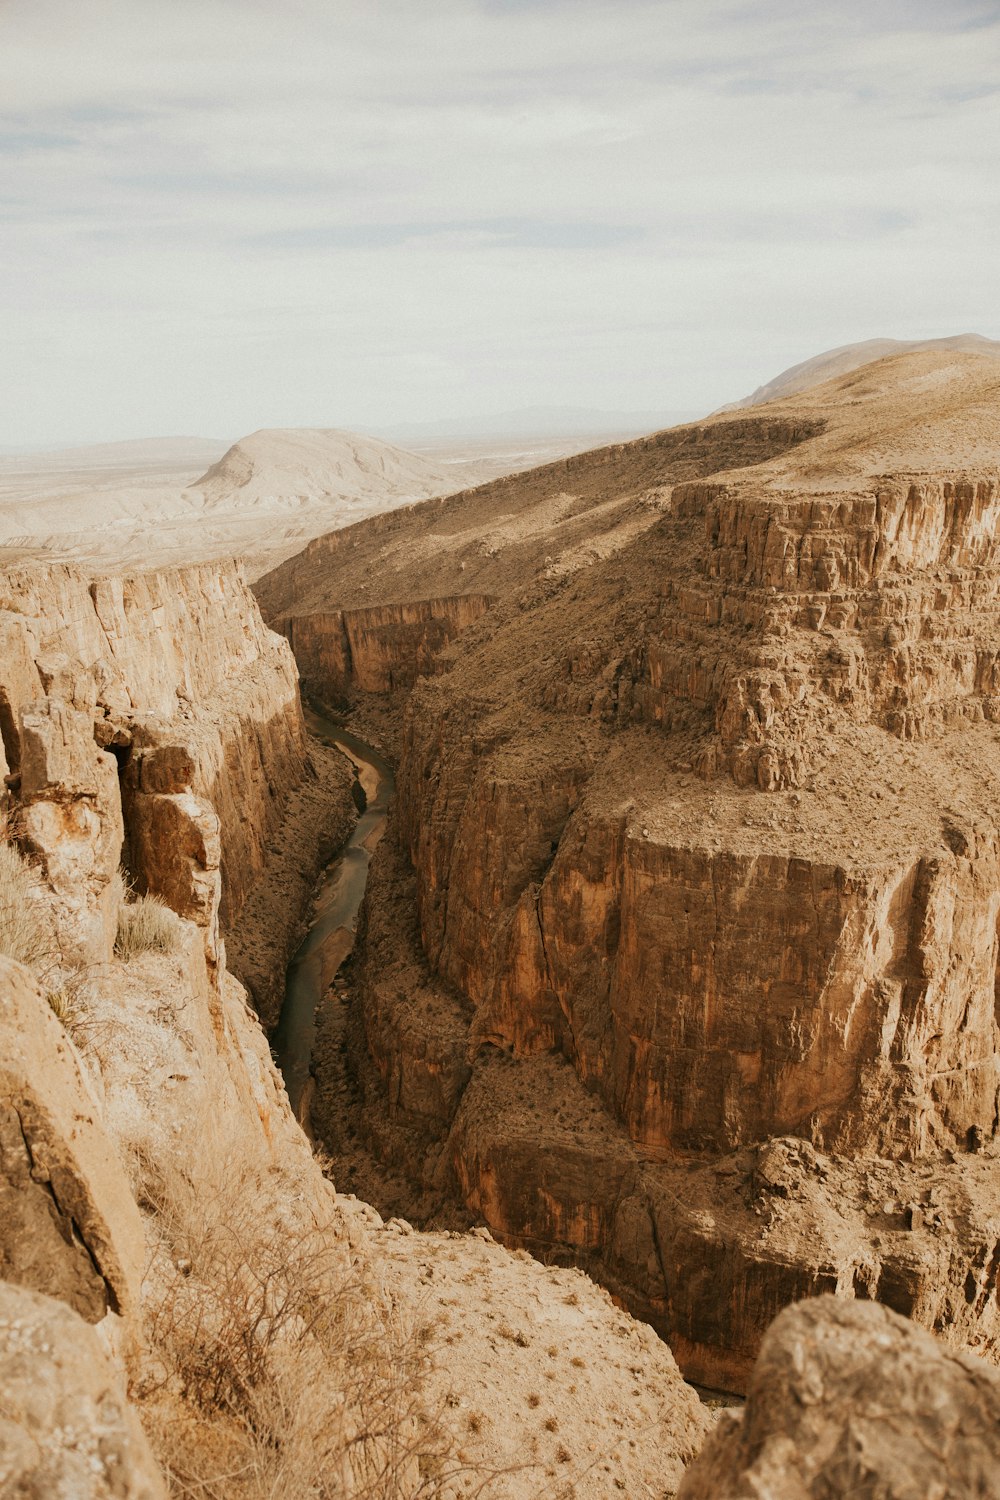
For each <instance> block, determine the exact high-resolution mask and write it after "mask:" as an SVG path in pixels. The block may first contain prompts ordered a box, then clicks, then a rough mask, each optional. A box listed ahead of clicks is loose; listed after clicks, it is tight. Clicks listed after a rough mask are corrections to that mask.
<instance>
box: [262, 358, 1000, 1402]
mask: <svg viewBox="0 0 1000 1500" xmlns="http://www.w3.org/2000/svg"><path fill="white" fill-rule="evenodd" d="M998 468H1000V364H998V363H997V362H996V361H995V360H994V359H992V358H991V357H987V356H983V355H975V354H969V353H965V352H962V351H953V350H928V351H923V352H917V353H906V354H902V355H895V356H893V357H890V358H888V359H884V360H880V361H877V362H875V363H873V364H869V365H867V366H864V367H863V368H860V369H858V370H854V371H852V372H850V373H848V374H846V375H841V376H838V377H836V378H835V379H834V380H831V381H829V382H827V383H826V384H824V385H821V386H817V387H815V388H813V389H811V390H809V391H808V392H803V393H800V394H798V395H793V396H791V397H788V398H786V399H784V400H782V401H780V402H772V403H770V404H769V405H768V406H767V408H766V410H764V411H761V410H759V409H747V410H744V411H740V412H735V413H728V414H721V415H717V416H715V417H713V418H711V419H709V420H708V421H706V422H704V423H700V424H695V425H691V426H688V427H684V428H679V429H674V430H673V431H668V432H665V433H660V434H656V435H654V436H652V437H650V438H647V439H642V440H640V441H638V442H635V443H629V444H623V445H620V446H617V447H613V448H609V449H603V450H598V451H597V452H594V453H590V454H586V455H581V456H579V457H577V458H574V459H570V460H568V461H567V462H565V463H563V464H560V465H550V466H548V467H546V468H543V469H539V470H535V471H534V472H532V473H530V474H526V475H522V476H516V477H513V478H510V479H507V480H505V481H501V482H499V483H494V484H492V485H490V486H487V487H484V488H481V489H479V490H475V491H473V492H471V493H467V494H464V495H457V496H452V497H450V498H448V499H445V500H441V501H433V502H429V503H425V504H423V505H420V506H414V507H409V508H406V509H404V510H400V511H397V512H394V513H393V514H391V515H389V516H384V517H380V518H376V519H374V520H371V521H368V522H365V523H363V524H361V525H359V526H356V527H352V528H350V529H348V530H346V531H344V532H341V533H338V534H336V535H334V536H331V537H326V538H322V539H318V540H317V541H316V542H314V543H312V544H311V546H310V547H309V548H307V549H306V550H305V551H304V552H303V553H302V554H301V555H300V556H299V557H298V558H295V559H292V560H290V561H289V562H288V563H286V564H285V565H284V566H283V567H282V568H280V569H278V570H276V571H275V572H274V573H272V574H271V575H269V576H268V577H266V578H264V579H262V580H261V582H260V585H259V596H260V598H261V601H262V604H263V607H264V610H265V614H266V615H267V616H268V617H269V618H270V619H272V620H273V621H274V622H275V623H276V624H277V625H278V626H279V627H280V628H281V629H282V630H283V631H284V632H285V633H286V635H287V636H288V637H289V639H290V641H291V643H292V646H293V649H294V650H295V652H296V657H297V660H298V663H299V667H300V671H301V672H302V674H303V677H304V678H305V680H306V682H307V684H308V685H309V686H310V688H311V689H312V691H313V692H314V693H316V694H318V695H319V696H321V697H322V696H324V695H325V696H326V697H327V698H328V699H331V700H339V701H341V702H344V701H347V702H354V703H355V704H357V705H358V706H359V709H360V711H362V712H365V711H366V710H365V704H366V703H368V702H371V701H373V700H372V699H371V698H370V697H366V695H371V694H375V693H381V694H388V695H389V696H388V699H387V700H386V701H387V702H388V703H389V704H390V705H391V704H393V703H395V704H396V705H398V706H399V707H403V706H404V704H405V713H404V716H403V721H402V729H401V731H400V743H401V758H400V765H399V770H398V775H397V793H398V800H399V809H398V835H397V838H396V840H395V841H393V840H392V839H386V840H383V844H382V845H381V846H380V848H379V851H378V854H377V856H376V859H375V861H374V874H373V876H372V879H371V881H370V884H369V892H368V897H367V919H366V929H365V930H366V939H365V943H364V945H363V952H362V955H361V959H360V962H359V975H358V983H357V988H356V993H355V997H354V1004H355V1006H356V1011H357V1018H358V1019H357V1029H356V1031H355V1033H354V1036H355V1041H354V1053H353V1060H354V1067H355V1070H356V1074H357V1077H358V1080H359V1083H360V1086H361V1088H362V1089H363V1093H364V1101H365V1102H364V1119H365V1120H366V1121H367V1122H369V1126H370V1129H372V1130H373V1131H377V1138H378V1139H379V1140H381V1141H382V1142H383V1143H384V1145H385V1149H386V1150H389V1151H391V1152H392V1153H393V1155H394V1158H395V1159H397V1160H399V1159H405V1160H407V1161H408V1163H409V1166H410V1170H411V1172H412V1173H413V1176H414V1181H415V1182H420V1181H422V1180H425V1178H426V1177H427V1174H428V1173H430V1172H431V1171H432V1164H435V1165H434V1166H433V1170H434V1171H435V1172H437V1173H438V1174H440V1171H441V1167H440V1162H441V1159H442V1157H443V1158H444V1159H445V1160H447V1162H448V1163H449V1164H450V1170H451V1171H453V1173H454V1178H455V1181H456V1183H457V1186H458V1190H459V1192H460V1194H461V1196H462V1198H463V1199H464V1201H465V1202H466V1203H467V1204H468V1205H469V1206H470V1207H471V1208H472V1209H473V1210H474V1211H476V1212H479V1213H482V1214H483V1215H484V1216H485V1217H486V1220H487V1222H488V1223H489V1224H490V1227H491V1229H492V1230H493V1231H494V1233H495V1234H497V1235H498V1236H500V1237H502V1238H503V1239H504V1240H505V1241H506V1242H507V1243H509V1244H514V1245H520V1246H526V1247H529V1248H530V1249H532V1250H533V1251H535V1252H538V1253H543V1254H545V1255H554V1256H557V1257H561V1258H566V1259H570V1260H573V1261H575V1262H576V1263H577V1264H580V1265H583V1266H586V1267H587V1269H588V1270H590V1271H591V1272H592V1273H593V1274H596V1275H598V1276H599V1277H600V1279H602V1280H603V1281H604V1282H605V1283H606V1284H607V1285H608V1286H609V1288H611V1289H612V1290H613V1291H614V1292H615V1293H616V1294H617V1295H618V1296H620V1297H622V1298H623V1299H624V1300H625V1301H626V1302H627V1303H628V1305H629V1306H630V1307H631V1308H632V1309H633V1310H634V1311H636V1312H639V1313H640V1314H641V1315H642V1316H644V1317H646V1318H648V1319H649V1320H650V1321H652V1322H653V1324H654V1326H655V1327H657V1328H658V1329H659V1330H660V1331H661V1332H662V1333H663V1334H664V1335H665V1336H666V1337H667V1339H668V1340H669V1342H670V1343H671V1346H672V1348H673V1349H674V1352H675V1354H676V1355H677V1357H678V1360H679V1362H680V1364H681V1367H682V1369H683V1370H684V1372H685V1373H686V1374H687V1375H688V1377H689V1378H693V1379H696V1380H698V1381H700V1382H703V1383H705V1384H708V1385H716V1386H724V1387H727V1388H729V1389H737V1390H738V1389H742V1388H743V1387H744V1385H745V1382H746V1380H747V1376H748V1371H749V1368H750V1365H751V1363H752V1359H753V1356H754V1353H755V1351H756V1349H757V1347H758V1345H759V1341H760V1338H761V1336H762V1333H763V1329H764V1328H765V1327H766V1324H767V1322H768V1320H769V1319H770V1317H771V1316H772V1315H773V1313H774V1312H775V1310H776V1309H777V1308H778V1307H780V1306H781V1305H783V1304H784V1303H785V1302H788V1301H791V1300H794V1299H795V1298H797V1297H800V1296H803V1295H807V1294H814V1293H816V1292H818V1291H822V1290H826V1289H829V1290H833V1289H836V1290H837V1291H838V1292H839V1293H840V1294H841V1295H857V1296H865V1297H871V1298H875V1299H878V1300H882V1301H885V1302H887V1303H888V1304H889V1306H891V1307H893V1308H895V1309H896V1310H897V1311H903V1312H906V1313H908V1314H909V1315H911V1316H912V1317H914V1318H916V1319H917V1320H918V1321H920V1322H923V1323H925V1324H926V1325H928V1326H933V1327H934V1328H935V1329H936V1330H937V1331H938V1332H939V1333H943V1335H944V1336H945V1337H946V1338H948V1339H950V1340H951V1341H952V1342H953V1343H955V1344H957V1345H960V1346H962V1345H964V1346H966V1347H974V1348H977V1349H980V1350H983V1351H987V1352H993V1351H995V1350H996V1347H997V1340H998V1337H1000V1325H998V1324H997V1317H996V1308H995V1302H994V1301H993V1300H992V1297H991V1293H990V1291H989V1284H990V1276H991V1274H992V1273H991V1272H990V1271H989V1266H990V1264H991V1263H992V1262H991V1259H990V1258H991V1255H992V1246H993V1243H994V1240H995V1235H994V1232H993V1225H994V1223H995V1219H996V1215H997V1213H998V1211H1000V1199H998V1196H997V1191H996V1185H995V1184H996V1169H997V1159H998V1158H997V1146H998V1143H997V1119H998V1118H1000V1115H998V1111H997V1099H998V1097H1000V1033H998V1030H997V1021H996V1018H995V1015H994V974H995V971H996V968H997V964H998V961H1000V949H998V942H997V933H996V923H995V911H996V907H997V902H998V901H1000V873H998V872H1000V848H998V846H997V840H996V834H995V828H996V826H997V823H998V820H1000V801H998V799H1000V733H998V730H997V727H996V724H997V721H998V720H1000V706H998V705H1000V697H998V691H1000V665H998V664H1000V634H998V632H997V629H996V625H995V619H996V614H995V600H996V597H997V593H998V591H1000V565H998V563H1000V560H998V537H997V531H998V522H1000V485H998ZM369 711H370V710H369ZM386 1116H388V1118H389V1121H390V1124H388V1125H387V1124H386V1123H385V1117H386ZM375 1122H379V1123H377V1124H376V1123H375ZM970 1266H972V1267H973V1268H974V1269H973V1272H972V1273H971V1280H966V1278H967V1275H968V1271H969V1267H970ZM963 1287H964V1289H963Z"/></svg>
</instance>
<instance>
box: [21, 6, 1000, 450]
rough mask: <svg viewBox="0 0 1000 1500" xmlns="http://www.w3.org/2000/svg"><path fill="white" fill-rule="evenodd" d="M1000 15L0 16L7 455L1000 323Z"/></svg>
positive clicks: (669, 376)
mask: <svg viewBox="0 0 1000 1500" xmlns="http://www.w3.org/2000/svg"><path fill="white" fill-rule="evenodd" d="M998 35H1000V8H998V7H997V6H995V5H988V4H983V3H978V0H958V3H957V4H954V5H952V6H950V7H941V6H940V5H938V4H936V3H935V4H931V3H930V0H897V3H888V4H886V5H885V6H880V7H871V6H870V5H867V4H862V3H860V0H842V3H841V4H839V5H837V6H835V7H825V8H822V9H820V8H815V9H813V8H806V7H803V6H802V5H801V4H800V3H799V0H771V3H764V4H760V3H754V4H750V3H742V0H706V3H694V0H620V3H619V4H617V5H615V6H608V5H607V4H606V3H605V0H573V3H569V0H531V3H528V0H523V3H521V0H427V3H425V4H421V5H419V6H415V5H413V4H412V3H409V0H406V3H404V0H338V3H337V4H336V5H330V4H329V3H327V0H285V3H283V4H281V5H278V4H277V3H276V0H266V3H265V0H170V4H168V5H164V4H163V3H162V0H160V3H156V0H94V3H93V4H91V5H88V6H79V5H74V4H72V0H0V185H2V196H3V211H4V224H5V233H4V237H3V241H2V244H0V314H2V316H3V317H4V326H5V329H6V330H7V338H6V339H5V356H6V357H5V360H4V366H3V373H2V375H0V381H2V382H3V384H2V387H0V396H2V405H0V410H2V411H3V412H4V425H3V427H2V428H0V443H3V442H9V443H19V442H27V441H33V440H38V441H47V440H53V441H55V440H58V439H60V438H62V437H65V438H67V440H70V439H72V440H77V439H80V440H83V439H86V438H90V437H95V438H96V437H103V436H107V437H116V436H127V435H130V434H136V435H138V434H142V433H149V432H156V431H160V432H162V431H168V430H179V429H185V430H189V431H201V432H219V433H222V434H223V435H228V434H234V435H235V434H237V433H239V432H242V431H244V430H249V429H250V428H252V427H254V426H259V425H264V424H273V423H280V422H288V423H302V422H308V421H318V422H323V423H325V424H328V425H337V424H343V425H351V424H354V425H368V426H374V425H378V424H379V423H380V422H381V423H389V422H392V421H399V420H406V419H410V418H413V419H425V420H433V419H436V418H439V417H442V416H445V415H448V414H449V413H450V412H456V413H460V414H463V415H466V414H468V415H474V414H475V413H476V412H477V411H480V412H489V411H491V410H495V409H498V408H503V407H514V406H525V405H530V404H533V403H536V402H548V403H551V402H553V401H555V402H557V403H558V404H566V405H574V404H578V405H597V406H603V407H615V408H621V407H627V406H635V407H640V408H643V409H647V408H649V409H652V408H656V407H657V406H662V407H663V408H665V409H666V408H676V407H697V406H704V407H705V408H706V409H707V408H708V407H710V406H712V405H716V404H719V403H720V402H721V401H723V400H724V399H727V398H729V397H731V396H733V395H738V394H740V393H741V392H742V391H743V390H744V389H750V388H751V387H752V386H754V385H756V384H759V383H760V381H761V380H763V379H766V378H767V377H768V376H769V375H770V374H773V373H774V372H775V371H776V370H777V369H779V368H781V367H782V366H784V365H787V364H790V363H792V362H794V361H795V360H797V359H800V358H804V357H807V356H808V355H809V354H811V353H813V352H815V351H816V350H818V349H820V348H823V347H828V346H831V345H835V344H840V343H845V342H848V341H850V340H853V339H855V338H862V337H870V336H874V335H878V334H890V335H895V336H903V337H905V336H918V335H921V336H922V335H927V334H934V333H947V332H952V331H955V330H957V329H965V328H976V329H978V330H980V331H982V332H984V333H988V334H993V335H996V334H997V333H998V332H1000V328H998V327H997V325H996V322H995V317H996V315H995V313H994V310H993V309H994V306H995V296H994V291H993V279H994V277H993V260H994V258H995V252H994V249H993V247H994V246H995V243H996V235H997V230H998V228H1000V225H998V222H997V221H998V216H1000V210H998V208H997V206H996V192H995V186H994V180H995V160H996V148H997V144H998V143H997V117H996V107H995V97H994V95H995V92H996V84H995V80H994V76H993V75H994V72H995V69H994V67H993V63H994V59H995V56H996V48H995V47H991V46H990V42H991V41H996V40H997V39H998ZM991 320H993V321H992V324H991Z"/></svg>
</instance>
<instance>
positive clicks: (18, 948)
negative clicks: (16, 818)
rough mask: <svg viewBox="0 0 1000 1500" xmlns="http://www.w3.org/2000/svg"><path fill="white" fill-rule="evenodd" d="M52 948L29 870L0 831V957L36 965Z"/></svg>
mask: <svg viewBox="0 0 1000 1500" xmlns="http://www.w3.org/2000/svg"><path fill="white" fill-rule="evenodd" d="M51 947H52V942H51V936H50V933H49V930H48V927H47V925H46V922H45V917H44V913H43V910H42V907H41V905H40V903H39V901H38V900H37V896H36V890H35V880H34V877H33V875H32V872H31V867H30V865H28V863H27V862H26V861H25V860H24V859H23V858H22V856H21V854H20V853H19V852H18V850H17V849H16V848H15V846H14V845H13V844H12V843H10V842H9V840H8V838H7V837H6V828H5V827H0V953H4V954H6V955H7V957H8V958H14V959H16V960H17V962H18V963H22V964H28V965H31V964H38V963H40V962H41V961H42V959H43V958H46V957H47V956H48V955H49V953H50V951H51Z"/></svg>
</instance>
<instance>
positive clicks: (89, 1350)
mask: <svg viewBox="0 0 1000 1500" xmlns="http://www.w3.org/2000/svg"><path fill="white" fill-rule="evenodd" d="M0 1391H2V1393H3V1394H2V1395H0V1488H2V1489H3V1491H4V1492H5V1493H6V1494H8V1495H24V1496H38V1497H41V1496H57V1495H58V1496H63V1495H64V1496H67V1497H69V1496H72V1497H73V1500H165V1497H166V1493H167V1492H166V1488H165V1486H164V1484H163V1481H162V1479H161V1478H160V1472H159V1469H158V1467H157V1464H156V1461H155V1459H154V1458H153V1455H152V1453H151V1451H150V1447H149V1443H148V1442H147V1440H146V1437H145V1435H144V1434H143V1431H142V1428H141V1426H140V1425H139V1421H138V1419H137V1417H136V1415H135V1412H134V1410H132V1408H131V1407H130V1405H129V1403H128V1401H127V1400H126V1398H125V1393H124V1390H123V1388H122V1383H121V1379H120V1376H119V1374H118V1372H117V1371H115V1370H114V1369H113V1367H112V1365H111V1363H110V1361H109V1360H108V1358H107V1354H106V1351H105V1349H104V1348H103V1347H102V1345H101V1342H100V1339H99V1338H98V1337H97V1335H96V1334H95V1332H94V1331H93V1329H91V1328H88V1327H87V1325H86V1324H85V1323H84V1322H83V1321H82V1320H81V1319H80V1318H79V1317H77V1316H76V1314H75V1313H74V1312H72V1311H71V1310H70V1308H68V1307H67V1306H66V1305H65V1303H63V1302H60V1301H57V1300H56V1299H55V1298H54V1297H45V1296H39V1295H38V1294H37V1293H35V1292H29V1291H24V1290H22V1289H20V1288H17V1287H14V1286H11V1285H9V1284H7V1283H5V1282H0Z"/></svg>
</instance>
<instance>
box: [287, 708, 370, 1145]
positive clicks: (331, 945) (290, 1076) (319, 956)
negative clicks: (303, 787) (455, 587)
mask: <svg viewBox="0 0 1000 1500" xmlns="http://www.w3.org/2000/svg"><path fill="white" fill-rule="evenodd" d="M305 716H306V724H307V726H308V728H309V731H310V733H311V734H314V735H315V736H316V737H317V738H318V739H320V740H322V741H323V742H324V743H325V744H327V745H332V746H334V747H335V748H336V749H338V750H339V751H340V752H341V753H342V754H343V755H345V756H346V757H347V759H348V760H349V761H350V762H351V764H352V765H353V767H354V775H355V788H354V789H355V795H356V798H357V799H358V801H359V803H360V807H361V817H360V818H359V819H358V822H357V826H356V827H355V829H354V832H353V834H352V835H351V837H350V839H349V840H348V841H347V844H346V845H345V846H344V848H343V849H342V850H341V852H340V854H338V856H337V857H336V859H334V860H332V861H331V862H330V864H329V865H327V867H326V869H325V870H324V871H323V874H322V875H321V877H320V880H319V882H318V884H317V886H316V892H315V896H314V898H313V909H314V916H313V920H312V922H311V923H310V926H309V931H308V932H307V933H306V935H305V937H304V938H303V940H302V942H301V943H300V945H299V947H298V949H297V950H296V952H295V954H294V956H293V958H292V961H291V963H290V964H289V966H288V975H287V979H286V982H285V999H284V1003H283V1005H282V1007H281V1016H280V1018H279V1021H278V1026H277V1029H276V1031H275V1034H274V1051H275V1055H276V1057H277V1060H278V1066H279V1068H280V1069H281V1074H282V1077H283V1078H284V1080H285V1088H286V1089H287V1091H288V1098H289V1101H290V1103H291V1106H292V1109H293V1110H294V1111H295V1115H296V1118H297V1119H298V1120H299V1121H300V1122H301V1123H302V1124H303V1125H304V1126H305V1127H306V1128H307V1129H308V1125H309V1102H310V1096H311V1092H312V1090H311V1079H310V1066H311V1063H312V1052H313V1044H314V1041H315V1037H316V1019H315V1017H316V1007H317V1006H318V1005H319V1003H320V1001H321V1000H322V998H323V996H324V995H325V994H326V992H327V990H328V989H329V987H330V985H331V984H332V983H333V980H334V977H335V975H336V973H337V970H338V969H339V968H340V966H341V964H342V963H343V962H344V960H345V959H346V958H347V957H348V955H349V954H350V953H351V950H352V949H353V947H354V935H355V931H356V929H357V920H358V910H359V908H360V906H361V901H362V897H363V896H364V894H365V885H366V883H367V880H368V864H369V861H370V859H371V856H372V851H373V850H374V848H375V846H376V844H377V843H378V841H379V839H380V838H381V837H382V833H383V830H384V828H385V820H386V815H387V812H388V807H389V799H390V797H391V796H392V789H393V774H392V767H391V766H390V765H389V763H388V762H387V761H386V760H385V759H384V758H383V757H382V756H381V755H379V753H378V751H377V750H375V749H373V748H372V746H371V745H369V744H366V742H365V741H364V740H362V739H360V738H359V737H358V736H357V735H356V734H352V733H351V731H350V730H349V729H346V728H344V726H343V725H342V724H339V723H337V721H336V720H335V719H332V718H329V717H327V716H326V715H325V714H321V713H318V712H317V711H316V710H314V709H311V708H306V709H305Z"/></svg>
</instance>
